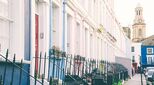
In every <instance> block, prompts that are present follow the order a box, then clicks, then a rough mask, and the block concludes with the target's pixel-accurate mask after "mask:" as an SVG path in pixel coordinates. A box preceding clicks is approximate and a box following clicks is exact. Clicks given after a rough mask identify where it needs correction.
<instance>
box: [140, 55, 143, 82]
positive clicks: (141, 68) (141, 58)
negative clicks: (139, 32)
mask: <svg viewBox="0 0 154 85" xmlns="http://www.w3.org/2000/svg"><path fill="white" fill-rule="evenodd" d="M139 57H140V74H141V85H143V81H142V57H141V56H140V55H139Z"/></svg>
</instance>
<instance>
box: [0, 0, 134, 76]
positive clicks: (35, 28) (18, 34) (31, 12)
mask: <svg viewBox="0 0 154 85" xmlns="http://www.w3.org/2000/svg"><path fill="white" fill-rule="evenodd" d="M0 5H2V6H1V7H3V8H0V10H2V12H1V13H0V53H2V54H4V53H5V51H6V49H9V50H10V51H9V54H10V55H13V54H14V53H15V54H16V55H17V58H18V60H20V59H24V62H26V61H28V63H29V64H30V74H31V75H34V69H35V68H34V66H35V64H36V63H35V61H36V60H35V59H36V57H37V56H39V53H40V52H42V55H44V54H45V52H46V53H47V55H49V50H50V49H52V48H53V47H56V48H58V49H59V50H62V51H65V52H66V53H68V54H72V55H80V56H82V57H85V58H86V59H95V60H105V61H108V62H116V57H120V58H124V59H128V60H129V59H130V55H131V54H130V50H129V49H130V46H129V45H130V44H131V42H130V39H129V38H128V37H127V36H126V35H125V33H124V31H123V29H122V27H121V26H120V24H119V22H118V20H117V19H116V17H115V14H114V0H0ZM1 30H2V31H1ZM48 57H49V56H48ZM42 62H44V61H42ZM37 64H39V63H37ZM122 64H123V63H122ZM127 65H128V66H129V65H130V66H131V63H128V64H127ZM41 66H42V69H43V68H44V65H41ZM45 66H46V72H45V73H46V75H45V79H48V77H49V76H48V74H49V73H48V61H47V62H46V65H45ZM128 69H129V68H128ZM41 74H43V71H41Z"/></svg>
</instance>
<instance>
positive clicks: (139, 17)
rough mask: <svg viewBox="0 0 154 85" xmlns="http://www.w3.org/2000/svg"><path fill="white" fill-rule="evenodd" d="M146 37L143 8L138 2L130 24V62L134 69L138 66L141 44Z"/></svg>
mask: <svg viewBox="0 0 154 85" xmlns="http://www.w3.org/2000/svg"><path fill="white" fill-rule="evenodd" d="M144 39H146V24H145V22H144V18H143V8H142V7H141V5H140V4H138V5H137V7H136V8H135V19H134V24H133V25H132V47H131V51H132V64H133V67H134V68H135V69H137V66H140V57H141V45H142V41H143V40H144Z"/></svg>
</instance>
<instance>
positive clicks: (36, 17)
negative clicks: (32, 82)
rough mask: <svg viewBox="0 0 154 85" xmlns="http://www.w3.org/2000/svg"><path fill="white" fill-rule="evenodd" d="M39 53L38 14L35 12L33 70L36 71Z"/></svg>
mask: <svg viewBox="0 0 154 85" xmlns="http://www.w3.org/2000/svg"><path fill="white" fill-rule="evenodd" d="M38 55H39V15H37V14H35V71H36V72H38Z"/></svg>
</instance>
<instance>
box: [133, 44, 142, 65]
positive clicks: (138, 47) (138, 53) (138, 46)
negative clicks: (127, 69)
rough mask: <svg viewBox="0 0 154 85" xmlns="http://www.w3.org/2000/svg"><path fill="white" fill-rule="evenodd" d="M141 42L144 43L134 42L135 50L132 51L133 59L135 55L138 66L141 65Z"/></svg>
mask: <svg viewBox="0 0 154 85" xmlns="http://www.w3.org/2000/svg"><path fill="white" fill-rule="evenodd" d="M141 44H142V43H132V47H134V52H132V59H133V57H134V60H135V63H137V65H138V66H140V56H141Z"/></svg>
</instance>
